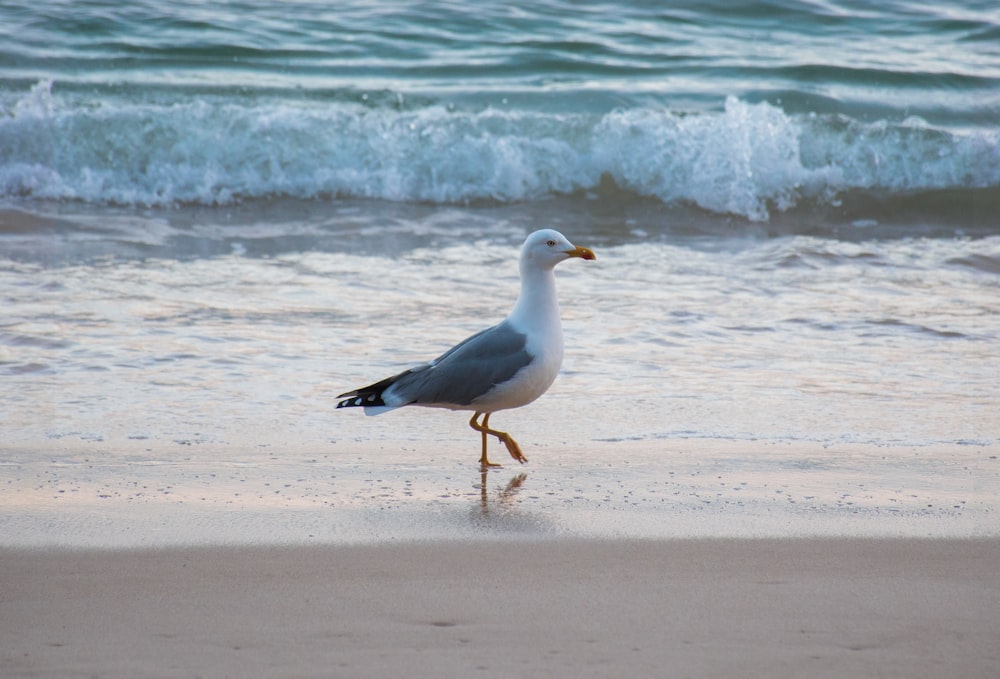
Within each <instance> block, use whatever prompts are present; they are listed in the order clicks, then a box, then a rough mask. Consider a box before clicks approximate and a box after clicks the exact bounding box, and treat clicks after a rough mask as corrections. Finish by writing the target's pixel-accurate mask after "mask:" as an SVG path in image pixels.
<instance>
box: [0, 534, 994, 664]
mask: <svg viewBox="0 0 1000 679" xmlns="http://www.w3.org/2000/svg"><path fill="white" fill-rule="evenodd" d="M998 563H1000V540H996V539H981V540H977V539H966V540H922V539H895V540H865V539H774V540H771V539H768V540H740V539H737V540H659V541H652V540H650V541H615V540H591V541H583V540H546V541H541V540H492V541H481V542H471V543H458V542H422V543H408V544H388V545H380V546H327V547H292V546H289V547H260V548H253V547H228V548H227V547H219V548H214V547H192V548H171V549H163V550H150V551H138V550H81V551H74V550H12V549H6V550H2V551H0V639H2V657H0V675H2V676H3V677H72V676H81V677H195V676H204V677H224V676H229V677H240V676H255V677H257V676H259V677H276V676H294V677H306V676H318V677H389V676H419V677H424V676H428V677H429V676H433V677H459V676H462V677H467V676H483V677H491V676H496V677H500V676H504V677H512V676H517V677H522V676H523V677H528V676H530V677H581V676H600V677H654V676H655V677H852V678H856V677H906V678H908V679H912V678H914V677H928V678H930V677H935V678H937V677H961V678H964V679H972V678H976V677H983V678H984V679H985V678H990V679H993V678H995V677H996V676H998V674H997V672H998V668H1000V568H998V567H997V564H998Z"/></svg>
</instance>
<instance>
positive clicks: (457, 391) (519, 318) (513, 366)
mask: <svg viewBox="0 0 1000 679" xmlns="http://www.w3.org/2000/svg"><path fill="white" fill-rule="evenodd" d="M572 258H580V259H584V260H595V259H597V256H596V255H595V254H594V252H593V250H590V249H589V248H585V247H578V246H575V245H573V244H572V243H570V242H569V240H568V239H567V238H566V236H564V235H562V234H561V233H559V232H558V231H556V230H554V229H542V230H540V231H535V232H534V233H532V234H530V235H529V236H528V237H527V238H526V239H525V241H524V244H523V245H522V246H521V253H520V257H519V259H518V268H519V271H520V276H521V289H520V292H519V294H518V297H517V301H516V302H515V303H514V308H513V309H512V310H511V312H510V313H509V314H508V315H507V317H506V318H505V319H504V320H502V321H501V322H500V323H498V324H496V325H494V326H492V327H489V328H486V329H485V330H481V331H480V332H477V333H476V334H474V335H472V336H471V337H468V338H467V339H465V340H463V341H462V342H460V343H459V344H456V345H455V346H454V347H452V348H451V349H449V350H448V351H446V352H444V353H443V354H441V355H440V356H438V357H437V358H435V359H434V360H432V361H428V362H427V363H422V364H420V365H417V366H415V367H412V368H410V369H408V370H404V371H403V372H401V373H399V374H397V375H393V376H392V377H387V378H385V379H383V380H380V381H378V382H375V383H374V384H370V385H368V386H366V387H361V388H359V389H353V390H351V391H348V392H345V393H343V394H340V395H339V396H338V397H337V398H338V399H343V400H341V401H339V402H338V403H337V408H338V409H339V408H354V407H361V408H364V412H365V414H366V415H378V414H381V413H383V412H386V411H389V410H395V409H396V408H402V407H404V406H411V405H412V406H424V407H430V408H447V409H450V410H466V411H468V410H471V411H473V415H472V419H470V420H469V426H470V427H472V428H473V429H474V430H475V431H477V432H479V433H480V434H481V436H482V455H481V456H480V458H479V463H480V465H481V467H482V469H484V470H485V469H488V468H490V467H499V466H501V465H499V464H495V463H493V462H491V461H490V460H489V457H488V456H487V437H488V436H495V437H496V438H497V439H498V440H499V441H500V442H501V443H503V445H504V446H505V447H506V448H507V452H509V453H510V456H511V457H512V458H514V459H515V460H516V461H518V462H520V463H521V464H524V463H526V462H527V461H528V458H527V457H525V455H524V452H523V451H522V450H521V446H519V445H518V443H517V441H515V440H514V438H513V437H512V436H511V435H510V434H508V433H507V432H503V431H499V430H497V429H493V428H492V427H490V415H492V414H493V413H495V412H498V411H500V410H508V409H511V408H520V407H521V406H525V405H527V404H529V403H531V402H532V401H534V400H535V399H537V398H538V397H539V396H541V395H542V394H544V393H545V392H546V391H547V390H548V388H549V387H550V386H551V385H552V383H553V382H554V381H555V379H556V375H557V374H558V373H559V369H560V367H561V366H562V359H563V332H562V321H561V320H560V318H559V303H558V300H557V299H556V280H555V273H554V269H555V267H556V265H557V264H559V263H560V262H563V261H566V260H568V259H572ZM480 418H481V419H480Z"/></svg>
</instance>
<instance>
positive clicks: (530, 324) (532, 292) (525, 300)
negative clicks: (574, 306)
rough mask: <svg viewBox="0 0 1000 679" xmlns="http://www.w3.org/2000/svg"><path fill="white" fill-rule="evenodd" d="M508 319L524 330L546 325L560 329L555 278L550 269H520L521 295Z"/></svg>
mask: <svg viewBox="0 0 1000 679" xmlns="http://www.w3.org/2000/svg"><path fill="white" fill-rule="evenodd" d="M508 318H509V320H510V321H511V323H513V324H514V325H515V326H518V327H520V328H524V329H528V328H538V329H541V327H540V326H545V325H548V324H554V325H555V327H557V328H558V327H561V325H560V322H559V301H558V299H557V298H556V277H555V274H554V273H553V271H552V269H538V268H524V267H522V270H521V293H520V294H519V295H518V296H517V303H516V304H515V305H514V310H513V311H511V312H510V316H508Z"/></svg>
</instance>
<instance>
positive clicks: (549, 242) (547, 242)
mask: <svg viewBox="0 0 1000 679" xmlns="http://www.w3.org/2000/svg"><path fill="white" fill-rule="evenodd" d="M545 244H546V245H548V246H549V247H550V248H554V247H555V246H556V242H555V241H554V240H547V241H545Z"/></svg>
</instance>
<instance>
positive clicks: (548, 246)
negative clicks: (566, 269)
mask: <svg viewBox="0 0 1000 679" xmlns="http://www.w3.org/2000/svg"><path fill="white" fill-rule="evenodd" d="M571 257H579V258H581V259H597V256H596V255H595V254H594V252H593V250H590V249H589V248H584V247H578V246H575V245H573V244H572V243H570V242H569V240H568V239H567V238H566V236H564V235H562V234H561V233H559V232H558V231H556V230H555V229H542V230H541V231H535V232H534V233H533V234H531V235H530V236H528V238H527V239H525V241H524V245H522V246H521V265H522V266H524V265H526V264H531V265H534V266H537V267H540V268H548V269H551V268H552V267H554V266H555V265H556V264H558V263H559V262H561V261H563V260H566V259H570V258H571Z"/></svg>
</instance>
